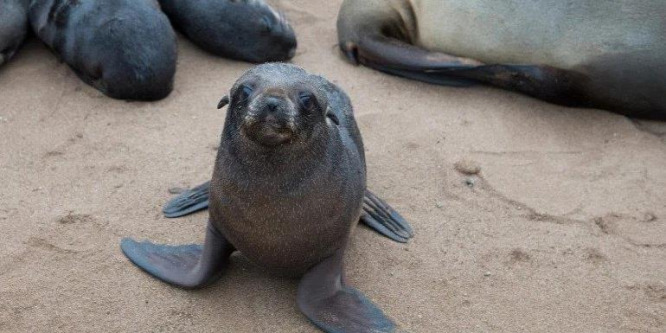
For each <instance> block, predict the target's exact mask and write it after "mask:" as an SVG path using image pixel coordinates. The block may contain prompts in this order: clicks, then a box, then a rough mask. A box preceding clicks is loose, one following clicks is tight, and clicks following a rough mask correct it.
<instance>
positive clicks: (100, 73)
mask: <svg viewBox="0 0 666 333" xmlns="http://www.w3.org/2000/svg"><path fill="white" fill-rule="evenodd" d="M29 19H30V24H31V25H32V28H33V30H34V31H35V33H36V34H37V36H38V37H39V38H40V39H41V40H42V41H43V42H44V43H46V45H48V46H49V47H50V48H51V49H52V50H53V52H54V53H55V54H56V55H57V56H58V57H59V58H60V59H61V60H63V61H64V62H65V63H67V64H68V65H69V66H70V67H71V68H72V70H74V72H75V73H76V74H77V75H78V76H79V77H80V78H81V79H82V80H83V81H84V82H86V83H88V84H89V85H91V86H93V87H95V88H97V89H98V90H100V91H101V92H103V93H104V94H106V95H107V96H110V97H112V98H117V99H129V100H158V99H162V98H164V97H166V96H167V95H169V93H170V92H171V90H172V88H173V78H174V74H175V72H176V58H177V54H176V35H175V33H174V31H173V28H172V27H171V24H170V23H169V19H168V18H167V17H166V16H165V15H164V14H163V13H162V12H161V11H160V9H159V4H157V2H156V1H155V0H136V1H135V0H107V1H102V2H100V1H91V0H34V1H32V2H31V4H30V11H29Z"/></svg>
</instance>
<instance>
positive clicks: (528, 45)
mask: <svg viewBox="0 0 666 333" xmlns="http://www.w3.org/2000/svg"><path fill="white" fill-rule="evenodd" d="M664 13H666V2H664V1H662V0H621V1H613V2H607V1H594V0H583V1H574V2H571V1H557V0H539V1H531V2H525V1H520V0H506V1H489V0H470V1H440V0H345V1H344V3H343V4H342V7H341V9H340V13H339V15H338V38H339V45H340V48H341V49H342V51H343V52H344V53H345V55H346V56H347V58H348V59H349V60H350V61H352V62H354V63H361V64H363V65H366V66H369V67H372V68H375V69H378V70H381V71H384V72H387V73H390V74H394V75H399V76H403V77H407V78H411V79H415V80H420V81H425V82H430V83H435V84H442V85H456V86H465V85H470V84H475V83H484V84H490V85H494V86H497V87H500V88H504V89H509V90H514V91H518V92H522V93H525V94H528V95H531V96H534V97H537V98H540V99H544V100H547V101H550V102H554V103H558V104H564V105H572V106H583V107H593V108H602V109H607V110H610V111H613V112H617V113H621V114H624V115H628V116H633V117H643V118H652V119H662V120H663V119H666V98H664V96H666V57H665V56H664V55H665V54H666V32H665V30H664V27H666V15H664Z"/></svg>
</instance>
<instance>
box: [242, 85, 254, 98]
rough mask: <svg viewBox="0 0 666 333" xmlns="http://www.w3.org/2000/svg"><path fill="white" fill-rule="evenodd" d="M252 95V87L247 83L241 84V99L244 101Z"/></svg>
mask: <svg viewBox="0 0 666 333" xmlns="http://www.w3.org/2000/svg"><path fill="white" fill-rule="evenodd" d="M250 95H252V87H250V86H247V85H241V86H240V99H241V100H242V101H244V100H247V99H248V98H250Z"/></svg>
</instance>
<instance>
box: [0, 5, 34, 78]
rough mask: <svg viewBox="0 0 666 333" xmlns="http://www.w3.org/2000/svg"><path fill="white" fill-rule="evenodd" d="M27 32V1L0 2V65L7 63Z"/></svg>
mask: <svg viewBox="0 0 666 333" xmlns="http://www.w3.org/2000/svg"><path fill="white" fill-rule="evenodd" d="M27 32H28V0H0V65H2V64H4V63H5V62H7V61H9V59H11V58H12V57H13V56H14V54H16V51H17V50H18V49H19V47H20V46H21V44H22V43H23V40H24V39H25V35H26V33H27Z"/></svg>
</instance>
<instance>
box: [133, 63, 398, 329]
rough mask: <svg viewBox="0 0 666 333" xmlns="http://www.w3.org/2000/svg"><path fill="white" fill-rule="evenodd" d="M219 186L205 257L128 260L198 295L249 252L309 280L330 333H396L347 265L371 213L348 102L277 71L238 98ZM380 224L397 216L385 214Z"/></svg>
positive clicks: (305, 286) (311, 311)
mask: <svg viewBox="0 0 666 333" xmlns="http://www.w3.org/2000/svg"><path fill="white" fill-rule="evenodd" d="M229 96H230V97H224V98H222V100H221V101H220V104H219V105H220V106H223V105H226V104H227V103H229V110H228V112H227V115H226V120H225V125H224V129H223V132H222V138H221V144H220V147H219V149H218V154H217V157H216V161H215V168H214V171H213V178H212V181H211V183H210V184H211V185H210V210H209V216H210V218H209V223H208V227H207V232H206V237H205V241H204V245H203V246H199V245H180V246H169V245H158V244H153V243H150V242H147V241H144V242H137V241H134V240H132V239H129V238H125V239H123V240H122V242H121V249H122V251H123V253H124V254H125V255H126V256H127V257H128V258H129V259H130V260H131V261H132V262H133V263H134V264H135V265H137V266H138V267H140V268H141V269H143V270H145V271H146V272H148V273H149V274H151V275H153V276H154V277H156V278H158V279H160V280H162V281H164V282H167V283H170V284H173V285H176V286H179V287H183V288H198V287H202V286H205V285H207V284H209V283H212V282H213V281H215V280H216V279H218V278H219V277H220V275H221V274H222V273H223V271H224V269H225V267H226V266H227V265H228V262H229V256H230V255H231V253H232V252H233V251H235V250H238V251H240V252H241V253H242V254H243V255H245V256H246V257H247V258H248V259H249V260H250V261H252V262H254V263H255V264H257V265H260V266H262V267H265V268H268V269H269V270H270V271H273V272H276V273H280V274H287V275H302V278H301V281H300V283H299V286H298V292H297V297H296V300H297V303H298V306H299V308H300V309H301V311H302V312H303V313H304V314H305V315H306V316H307V317H308V318H309V319H310V320H311V321H312V322H313V323H314V324H316V325H317V326H318V327H319V328H321V329H323V330H324V331H326V332H393V331H395V330H396V329H397V325H396V324H395V323H394V322H393V321H392V320H391V319H389V318H388V317H387V316H386V315H384V313H383V312H382V311H381V310H380V309H379V308H378V307H377V306H376V305H374V304H373V303H372V302H371V301H370V300H368V299H367V298H366V297H365V296H364V295H363V294H361V293H360V292H359V291H358V290H356V289H354V288H352V287H351V286H349V285H347V283H346V281H345V278H344V268H343V266H344V265H343V256H344V252H345V249H346V247H347V244H348V240H349V236H350V233H351V232H352V230H353V228H354V227H355V226H356V224H357V223H358V220H359V217H360V218H361V219H363V218H367V216H368V214H367V213H366V212H364V210H363V208H362V207H363V205H364V204H365V203H364V197H365V196H366V195H367V193H368V191H367V190H366V172H365V157H364V153H363V142H362V139H361V135H360V132H359V130H358V128H357V126H356V122H355V120H354V115H353V111H352V107H351V103H350V101H349V98H348V97H347V95H346V94H345V93H344V92H343V91H342V90H341V89H340V88H338V87H337V86H335V85H333V84H332V83H330V82H328V81H327V80H326V79H324V78H322V77H320V76H315V75H311V74H308V73H307V72H306V71H304V70H303V69H301V68H299V67H296V66H293V65H288V64H279V63H271V64H265V65H260V66H257V67H255V68H253V69H251V70H249V71H248V72H246V73H245V74H244V75H242V76H241V77H240V78H239V79H238V80H237V81H236V83H235V84H234V86H233V87H232V89H231V91H230V94H229ZM371 204H372V205H374V206H375V207H377V211H376V213H377V216H378V217H379V218H381V216H386V215H387V214H388V212H386V210H385V209H384V208H383V207H384V205H385V203H381V205H379V204H377V203H375V202H373V203H371Z"/></svg>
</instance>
